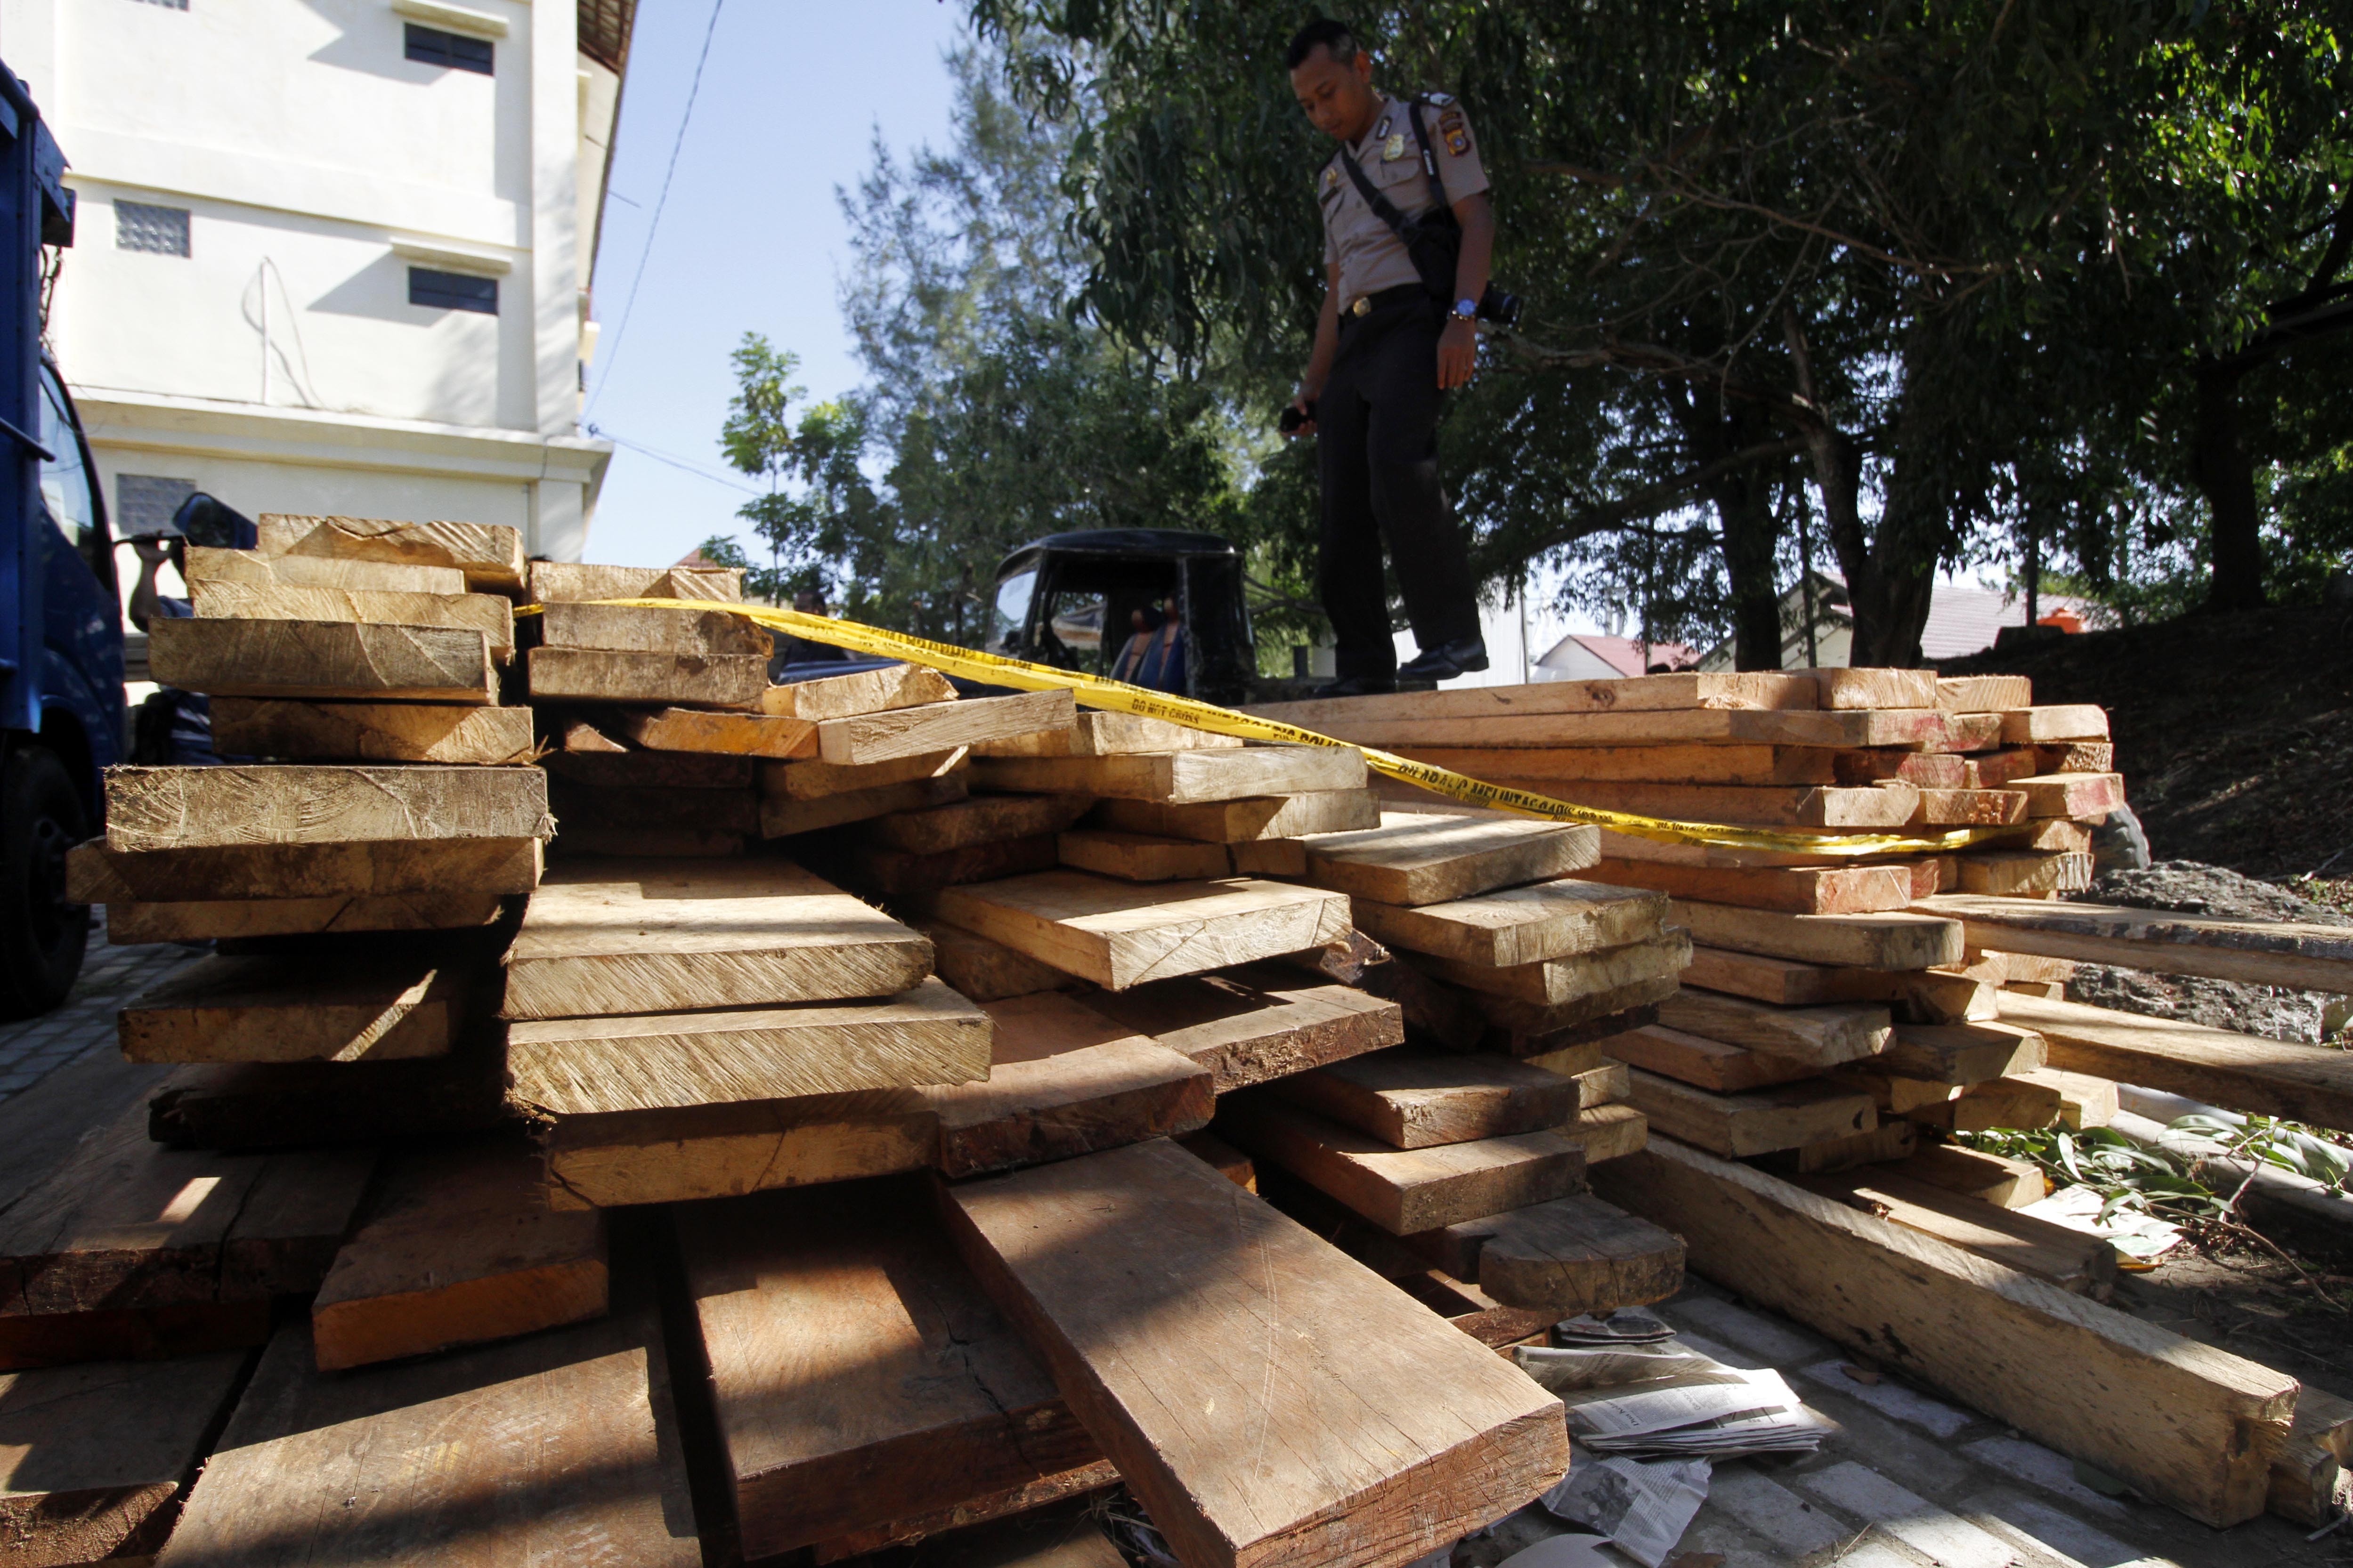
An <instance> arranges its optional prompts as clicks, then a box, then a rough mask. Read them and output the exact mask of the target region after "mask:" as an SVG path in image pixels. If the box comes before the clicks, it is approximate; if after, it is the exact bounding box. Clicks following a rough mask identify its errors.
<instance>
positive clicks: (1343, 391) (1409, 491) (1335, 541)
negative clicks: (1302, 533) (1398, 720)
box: [1315, 287, 1479, 678]
mask: <svg viewBox="0 0 2353 1568" xmlns="http://www.w3.org/2000/svg"><path fill="white" fill-rule="evenodd" d="M1373 300H1374V304H1373V308H1372V310H1370V311H1368V312H1367V313H1366V314H1365V315H1362V316H1357V315H1352V314H1350V313H1348V312H1346V311H1343V312H1342V313H1341V316H1340V352H1339V353H1338V354H1337V356H1336V357H1335V358H1334V360H1333V362H1332V374H1331V375H1330V376H1329V377H1328V378H1327V379H1326V380H1325V381H1324V391H1323V394H1322V395H1321V396H1319V397H1318V398H1317V399H1316V400H1315V445H1316V447H1317V457H1318V460H1319V462H1320V464H1321V466H1322V479H1323V490H1324V517H1323V531H1322V534H1321V537H1320V539H1319V541H1318V548H1317V553H1316V576H1317V579H1318V586H1319V587H1320V589H1321V591H1322V595H1323V599H1324V611H1325V613H1327V614H1328V615H1330V616H1331V617H1332V637H1333V641H1334V643H1335V649H1334V654H1333V668H1335V671H1336V672H1337V673H1338V674H1340V675H1341V676H1344V677H1345V676H1352V675H1353V676H1371V677H1376V678H1378V677H1383V676H1388V675H1393V674H1395V673H1396V671H1397V643H1396V641H1395V639H1394V638H1393V637H1391V635H1390V632H1389V605H1388V588H1387V587H1386V585H1385V584H1384V581H1383V578H1382V575H1381V545H1382V543H1383V542H1384V541H1386V542H1387V543H1388V553H1389V560H1390V562H1391V563H1392V564H1394V565H1395V566H1396V568H1397V578H1398V587H1399V588H1400V589H1402V590H1403V592H1404V595H1405V610H1406V616H1407V618H1408V619H1409V621H1410V622H1411V623H1412V625H1413V635H1414V640H1415V642H1417V643H1418V644H1419V645H1420V646H1421V647H1424V648H1434V647H1438V646H1439V645H1440V644H1441V643H1449V642H1453V641H1455V640H1457V639H1458V638H1461V637H1476V636H1478V635H1479V606H1478V603H1477V600H1476V598H1475V595H1474V592H1473V588H1472V582H1471V562H1470V554H1469V551H1468V549H1467V547H1466V546H1465V543H1464V542H1463V538H1462V532H1461V528H1460V527H1459V526H1458V525H1457V524H1456V522H1455V521H1454V509H1453V508H1452V507H1451V506H1450V505H1449V504H1448V503H1447V500H1446V490H1445V488H1444V487H1443V486H1441V485H1440V483H1439V479H1438V400H1439V390H1438V337H1439V332H1440V330H1441V329H1442V327H1443V325H1444V320H1443V316H1442V314H1441V312H1440V309H1439V307H1438V305H1437V304H1436V303H1435V302H1434V301H1432V300H1431V299H1430V296H1429V294H1428V293H1426V292H1425V291H1423V290H1422V289H1418V288H1412V287H1408V288H1404V289H1387V290H1384V291H1383V292H1382V293H1380V294H1377V295H1375V296H1373Z"/></svg>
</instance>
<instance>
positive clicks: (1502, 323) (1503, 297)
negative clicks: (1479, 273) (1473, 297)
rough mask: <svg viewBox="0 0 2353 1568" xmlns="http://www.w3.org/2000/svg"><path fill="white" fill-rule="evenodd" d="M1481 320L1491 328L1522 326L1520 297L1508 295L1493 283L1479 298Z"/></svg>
mask: <svg viewBox="0 0 2353 1568" xmlns="http://www.w3.org/2000/svg"><path fill="white" fill-rule="evenodd" d="M1479 319H1480V320H1481V321H1485V322H1487V323H1488V324H1489V325H1491V326H1497V327H1516V326H1518V325H1519V324H1520V297H1519V296H1518V295H1517V294H1506V293H1505V292H1504V290H1502V289H1498V288H1496V287H1495V286H1494V285H1493V283H1490V284H1488V285H1487V291H1486V292H1485V293H1484V294H1482V295H1480V296H1479Z"/></svg>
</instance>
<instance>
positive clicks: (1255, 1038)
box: [1085, 963, 1405, 1094]
mask: <svg viewBox="0 0 2353 1568" xmlns="http://www.w3.org/2000/svg"><path fill="white" fill-rule="evenodd" d="M1085 1002H1086V1005H1088V1006H1089V1007H1092V1009H1094V1010H1095V1011H1096V1012H1098V1013H1101V1014H1103V1016H1106V1017H1108V1018H1112V1019H1115V1020H1117V1021H1118V1022H1120V1023H1122V1024H1124V1025H1125V1026H1127V1027H1129V1028H1131V1029H1134V1031H1135V1032H1136V1033H1138V1034H1142V1035H1149V1036H1151V1037H1153V1038H1154V1039H1155V1040H1157V1041H1158V1042H1159V1043H1160V1044H1162V1045H1164V1046H1166V1047H1168V1048H1169V1049H1170V1050H1173V1051H1176V1052H1178V1053H1179V1054H1181V1055H1183V1056H1185V1057H1187V1058H1190V1059H1191V1060H1193V1061H1195V1062H1198V1063H1199V1064H1200V1065H1201V1066H1202V1067H1204V1068H1208V1071H1209V1075H1210V1079H1211V1080H1212V1084H1213V1087H1214V1088H1215V1089H1216V1090H1217V1092H1218V1093H1219V1094H1228V1093H1231V1092H1232V1091H1233V1090H1235V1089H1246V1088H1248V1087H1250V1085H1252V1084H1257V1083H1264V1082H1266V1081H1267V1080H1269V1079H1279V1078H1282V1077H1284V1076H1285V1075H1287V1074H1291V1073H1297V1072H1303V1071H1305V1070H1307V1069H1308V1068H1316V1067H1321V1066H1324V1065H1325V1064H1326V1063H1330V1062H1337V1061H1345V1060H1346V1059H1348V1058H1352V1057H1357V1056H1361V1055H1363V1054H1364V1053H1366V1052H1367V1051H1377V1050H1379V1049H1381V1048H1383V1047H1388V1046H1394V1045H1397V1044H1398V1043H1399V1042H1400V1041H1402V1040H1403V1039H1404V1038H1405V1015H1404V1012H1403V1010H1402V1009H1401V1008H1399V1007H1398V1005H1397V1004H1396V1003H1395V1002H1389V1001H1384V1000H1382V999H1381V998H1380V997H1377V996H1372V995H1367V994H1366V993H1364V992H1362V991H1358V990H1356V989H1355V988H1354V987H1352V986H1347V985H1324V984H1316V983H1315V982H1314V981H1313V980H1312V979H1310V978H1309V977H1308V976H1306V975H1304V974H1302V973H1298V972H1296V971H1294V970H1292V969H1289V968H1287V967H1286V966H1284V965H1282V964H1275V963H1253V964H1246V965H1243V966H1242V967H1240V968H1237V969H1230V970H1227V971H1225V972H1223V973H1218V974H1195V975H1186V976H1183V977H1180V978H1178V979H1175V980H1155V981H1154V982H1152V983H1151V984H1146V985H1139V986H1136V987H1135V988H1134V989H1133V990H1129V991H1106V992H1101V993H1097V994H1092V995H1089V996H1087V997H1086V998H1085Z"/></svg>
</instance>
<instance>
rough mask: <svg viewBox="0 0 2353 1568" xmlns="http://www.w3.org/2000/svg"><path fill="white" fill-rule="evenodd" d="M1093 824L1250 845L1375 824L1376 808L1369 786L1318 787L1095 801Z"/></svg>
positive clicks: (1207, 841)
mask: <svg viewBox="0 0 2353 1568" xmlns="http://www.w3.org/2000/svg"><path fill="white" fill-rule="evenodd" d="M1090 820H1091V821H1092V825H1093V826H1100V827H1114V828H1118V829H1120V830H1122V831H1124V832H1127V833H1150V834H1156V835H1159V836H1161V837H1167V838H1198V839H1200V840H1202V841H1203V842H1205V843H1209V844H1250V843H1255V842H1257V841H1259V840H1261V839H1267V838H1299V837H1304V836H1306V835H1308V834H1312V833H1345V832H1347V831H1349V830H1351V829H1353V828H1359V827H1378V826H1380V824H1381V812H1380V806H1379V805H1378V803H1377V801H1376V800H1375V799H1374V796H1373V792H1372V791H1371V790H1369V789H1361V788H1352V789H1318V790H1308V791H1304V792H1301V793H1296V794H1291V795H1258V796H1252V797H1249V798H1246V799H1242V800H1222V801H1196V802H1190V803H1187V804H1185V805H1171V804H1168V803H1166V802H1161V801H1148V800H1098V801H1097V802H1096V803H1095V806H1094V811H1093V813H1092V816H1091V819H1090Z"/></svg>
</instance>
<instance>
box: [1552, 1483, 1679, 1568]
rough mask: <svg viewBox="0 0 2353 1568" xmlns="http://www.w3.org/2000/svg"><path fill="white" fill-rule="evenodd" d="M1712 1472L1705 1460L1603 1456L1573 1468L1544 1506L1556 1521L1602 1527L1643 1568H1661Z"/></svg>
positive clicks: (1593, 1527)
mask: <svg viewBox="0 0 2353 1568" xmlns="http://www.w3.org/2000/svg"><path fill="white" fill-rule="evenodd" d="M1709 1470H1710V1467H1709V1464H1708V1461H1707V1460H1705V1459H1672V1460H1667V1461H1663V1462H1661V1463H1655V1464H1645V1463H1644V1462H1643V1461H1641V1460H1640V1459H1629V1458H1622V1457H1620V1458H1608V1459H1603V1460H1601V1461H1600V1462H1599V1463H1598V1464H1591V1465H1580V1466H1577V1467H1576V1468H1572V1469H1571V1470H1570V1471H1569V1472H1568V1475H1567V1478H1566V1479H1563V1480H1562V1482H1561V1483H1560V1485H1558V1486H1556V1487H1555V1488H1553V1489H1552V1490H1550V1491H1548V1492H1546V1493H1545V1495H1544V1505H1545V1508H1546V1510H1547V1511H1548V1512H1550V1513H1551V1514H1552V1515H1553V1517H1555V1518H1556V1519H1565V1520H1567V1521H1568V1522H1569V1523H1571V1524H1581V1525H1584V1526H1586V1527H1587V1528H1588V1529H1589V1530H1594V1531H1599V1533H1600V1535H1601V1537H1602V1539H1604V1540H1606V1541H1608V1542H1610V1543H1611V1544H1612V1545H1614V1546H1616V1547H1617V1548H1618V1549H1619V1550H1620V1552H1625V1553H1626V1554H1627V1555H1629V1556H1630V1557H1632V1558H1633V1559H1634V1560H1635V1561H1636V1562H1637V1563H1641V1564H1642V1565H1643V1568H1660V1564H1662V1563H1664V1562H1666V1560H1667V1558H1668V1556H1669V1555H1670V1554H1671V1553H1672V1552H1673V1551H1674V1549H1675V1545H1676V1543H1677V1542H1680V1541H1682V1540H1683V1531H1686V1530H1688V1529H1690V1528H1691V1521H1692V1517H1693V1516H1694V1514H1696V1513H1698V1512H1699V1507H1700V1504H1702V1503H1704V1502H1705V1501H1706V1500H1707V1483H1708V1476H1709Z"/></svg>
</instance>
